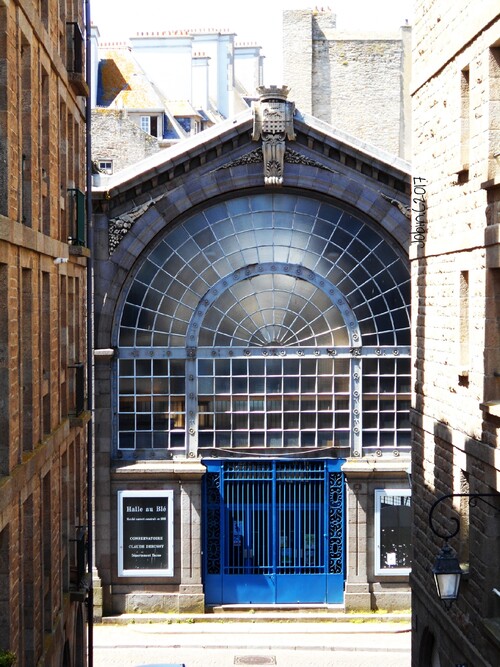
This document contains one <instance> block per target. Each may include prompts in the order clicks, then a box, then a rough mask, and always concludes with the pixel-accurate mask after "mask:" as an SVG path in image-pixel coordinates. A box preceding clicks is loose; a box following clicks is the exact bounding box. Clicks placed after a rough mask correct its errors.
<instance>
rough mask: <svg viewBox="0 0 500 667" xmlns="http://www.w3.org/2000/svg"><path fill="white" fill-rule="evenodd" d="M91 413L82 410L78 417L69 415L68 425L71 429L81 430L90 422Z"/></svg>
mask: <svg viewBox="0 0 500 667" xmlns="http://www.w3.org/2000/svg"><path fill="white" fill-rule="evenodd" d="M91 417H92V413H91V412H90V411H89V410H84V411H83V412H80V414H79V415H71V416H70V418H69V425H70V426H71V427H72V428H83V427H84V426H85V424H87V423H88V422H89V421H90V418H91Z"/></svg>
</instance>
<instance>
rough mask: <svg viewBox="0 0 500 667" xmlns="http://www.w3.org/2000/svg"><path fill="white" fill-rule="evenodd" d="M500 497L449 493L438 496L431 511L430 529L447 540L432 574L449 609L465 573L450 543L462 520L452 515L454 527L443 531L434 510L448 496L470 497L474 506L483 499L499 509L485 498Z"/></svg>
mask: <svg viewBox="0 0 500 667" xmlns="http://www.w3.org/2000/svg"><path fill="white" fill-rule="evenodd" d="M499 497H500V494H499V493H448V494H446V495H444V496H441V497H440V498H438V499H437V500H436V501H435V503H434V504H433V505H432V507H431V509H430V511H429V526H430V529H431V530H432V532H433V533H434V534H435V535H437V536H438V537H442V538H443V539H444V540H445V543H444V546H443V547H442V549H441V551H440V552H439V554H438V555H437V557H436V560H435V561H434V567H433V568H432V574H433V575H434V581H435V583H436V590H437V594H438V597H439V599H440V600H441V601H442V602H443V604H444V605H445V607H446V608H447V609H449V608H450V606H451V604H452V603H453V602H454V601H455V600H456V599H457V598H458V593H459V590H460V580H461V577H462V574H463V571H462V568H461V567H460V564H459V562H458V558H457V554H456V553H455V551H454V550H453V549H452V548H451V547H450V546H449V544H448V540H449V539H451V538H452V537H455V535H457V534H458V532H459V530H460V521H459V519H457V518H456V517H451V519H450V521H452V522H453V523H454V528H453V530H451V531H450V532H446V533H443V532H442V531H440V530H438V529H437V528H436V527H435V526H434V524H433V522H432V518H433V514H434V510H435V509H436V507H437V506H438V505H439V504H440V503H442V502H443V500H447V499H448V498H468V499H469V505H470V506H472V507H473V506H474V505H475V502H476V501H477V500H481V501H482V502H483V503H485V504H486V505H489V507H493V509H495V510H497V511H498V507H496V506H495V505H492V504H491V503H489V502H488V501H487V500H485V498H499Z"/></svg>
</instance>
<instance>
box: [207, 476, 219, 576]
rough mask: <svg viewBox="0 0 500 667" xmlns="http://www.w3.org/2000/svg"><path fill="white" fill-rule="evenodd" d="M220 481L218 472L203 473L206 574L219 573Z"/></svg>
mask: <svg viewBox="0 0 500 667" xmlns="http://www.w3.org/2000/svg"><path fill="white" fill-rule="evenodd" d="M220 483H221V476H220V473H215V472H210V473H207V474H206V475H205V484H206V501H207V524H206V531H207V533H206V545H207V572H208V574H220V571H221V548H220V526H221V509H220V506H221V496H220Z"/></svg>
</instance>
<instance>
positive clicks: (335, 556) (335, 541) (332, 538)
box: [328, 472, 344, 574]
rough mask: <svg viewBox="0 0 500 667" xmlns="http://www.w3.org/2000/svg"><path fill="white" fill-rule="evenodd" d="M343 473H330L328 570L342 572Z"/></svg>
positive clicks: (335, 572)
mask: <svg viewBox="0 0 500 667" xmlns="http://www.w3.org/2000/svg"><path fill="white" fill-rule="evenodd" d="M343 504H344V503H343V474H342V473H341V472H331V473H330V474H329V475H328V572H329V573H330V574H341V573H342V572H343V568H344V512H343Z"/></svg>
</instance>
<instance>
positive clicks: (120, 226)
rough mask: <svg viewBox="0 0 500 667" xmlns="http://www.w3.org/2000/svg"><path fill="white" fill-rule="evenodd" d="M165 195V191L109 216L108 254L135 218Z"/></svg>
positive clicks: (112, 251) (131, 225)
mask: <svg viewBox="0 0 500 667" xmlns="http://www.w3.org/2000/svg"><path fill="white" fill-rule="evenodd" d="M166 196H167V193H166V192H165V193H164V194H162V195H160V196H159V197H156V198H155V199H150V200H149V201H147V202H145V203H144V204H141V205H140V206H136V207H134V208H133V209H131V210H130V211H127V212H126V213H122V214H121V215H119V216H117V217H116V218H111V219H110V221H109V225H108V247H109V254H110V256H111V255H112V254H113V253H114V251H115V250H116V248H117V247H118V245H119V243H120V241H121V240H122V239H123V237H124V236H125V235H126V234H127V232H129V231H130V229H132V227H133V225H134V223H135V222H136V220H138V219H139V218H140V217H141V215H144V213H146V211H147V210H148V209H149V208H151V206H153V205H154V204H156V202H158V201H160V199H163V198H164V197H166Z"/></svg>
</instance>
